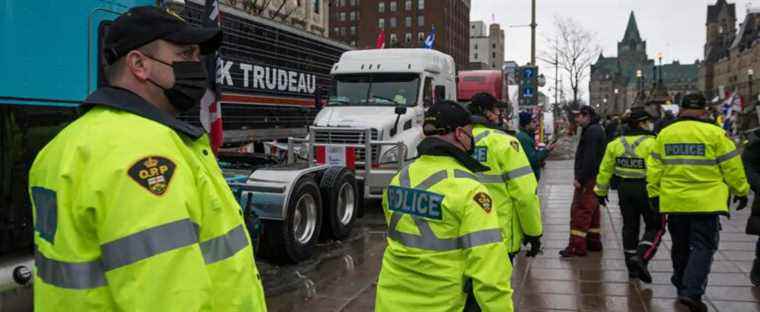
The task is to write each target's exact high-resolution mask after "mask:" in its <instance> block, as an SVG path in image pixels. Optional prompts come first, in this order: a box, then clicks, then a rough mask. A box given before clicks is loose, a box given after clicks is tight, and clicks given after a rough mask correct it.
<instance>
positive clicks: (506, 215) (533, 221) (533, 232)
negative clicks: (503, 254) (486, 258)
mask: <svg viewBox="0 0 760 312" xmlns="http://www.w3.org/2000/svg"><path fill="white" fill-rule="evenodd" d="M472 134H473V136H474V137H475V150H474V151H473V157H474V158H475V159H476V160H478V161H480V162H481V163H482V164H484V165H486V166H488V167H490V168H491V170H489V171H487V172H484V173H482V174H479V176H480V177H481V182H483V184H485V185H486V186H487V187H488V191H489V192H490V193H491V194H492V195H493V197H494V202H495V203H496V212H497V213H498V214H499V220H500V222H501V226H502V229H503V231H504V233H503V235H504V242H505V243H506V244H507V249H508V250H509V252H510V253H514V252H518V251H520V246H521V243H522V240H523V236H524V235H529V236H541V235H542V234H543V227H542V224H541V202H540V201H539V198H538V193H537V188H538V182H537V181H536V176H535V175H534V174H533V169H532V168H531V167H530V162H529V161H528V157H527V156H526V155H525V152H524V151H523V149H522V147H521V145H520V141H519V140H518V139H517V138H515V137H513V136H511V135H508V134H506V133H504V132H501V131H499V130H494V129H490V128H488V127H486V126H484V125H481V124H476V125H475V126H474V127H473V130H472Z"/></svg>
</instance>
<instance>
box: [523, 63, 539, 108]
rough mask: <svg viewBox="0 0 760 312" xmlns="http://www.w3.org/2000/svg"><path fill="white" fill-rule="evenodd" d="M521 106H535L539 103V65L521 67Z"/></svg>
mask: <svg viewBox="0 0 760 312" xmlns="http://www.w3.org/2000/svg"><path fill="white" fill-rule="evenodd" d="M519 76H520V94H519V103H520V106H534V105H536V104H538V67H537V66H531V65H527V66H523V67H520V74H519Z"/></svg>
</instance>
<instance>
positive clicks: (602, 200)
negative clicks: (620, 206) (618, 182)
mask: <svg viewBox="0 0 760 312" xmlns="http://www.w3.org/2000/svg"><path fill="white" fill-rule="evenodd" d="M596 199H597V200H598V201H599V205H601V206H607V203H608V202H609V200H608V199H607V195H604V196H602V195H596Z"/></svg>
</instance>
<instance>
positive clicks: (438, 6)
mask: <svg viewBox="0 0 760 312" xmlns="http://www.w3.org/2000/svg"><path fill="white" fill-rule="evenodd" d="M331 10H332V13H331V14H330V25H331V26H330V38H332V39H334V40H337V41H341V42H345V43H347V44H349V45H352V46H354V47H356V48H359V49H374V48H375V45H376V41H377V38H378V36H379V34H380V33H381V31H382V32H384V33H385V47H386V48H421V47H423V46H424V41H425V38H426V37H427V36H428V34H430V32H431V31H432V30H433V28H435V30H436V39H435V44H434V46H433V48H434V49H436V50H438V51H441V52H443V53H446V54H449V55H451V56H452V57H454V62H456V65H457V68H464V66H466V65H467V63H468V60H469V40H468V39H469V38H468V37H469V36H468V35H469V31H468V29H469V21H470V0H355V1H351V0H333V1H332V8H331ZM352 16H353V17H354V18H355V19H354V20H352ZM353 29H355V31H354V30H353Z"/></svg>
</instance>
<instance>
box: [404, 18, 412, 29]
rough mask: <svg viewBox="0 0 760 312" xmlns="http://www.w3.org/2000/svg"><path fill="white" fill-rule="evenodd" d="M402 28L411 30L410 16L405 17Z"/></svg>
mask: <svg viewBox="0 0 760 312" xmlns="http://www.w3.org/2000/svg"><path fill="white" fill-rule="evenodd" d="M404 26H406V27H407V28H411V27H412V17H411V16H407V17H405V18H404Z"/></svg>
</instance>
